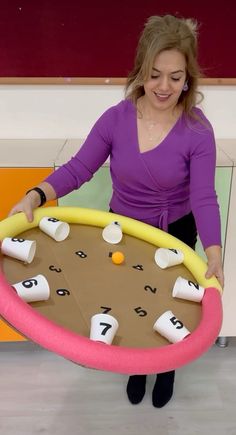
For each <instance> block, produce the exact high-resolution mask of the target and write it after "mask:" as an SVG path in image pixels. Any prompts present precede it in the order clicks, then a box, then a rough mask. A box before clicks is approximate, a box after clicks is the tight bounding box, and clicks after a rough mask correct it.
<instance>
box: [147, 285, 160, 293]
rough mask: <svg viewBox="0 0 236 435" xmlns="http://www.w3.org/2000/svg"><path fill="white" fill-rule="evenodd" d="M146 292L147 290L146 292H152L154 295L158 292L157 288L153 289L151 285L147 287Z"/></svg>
mask: <svg viewBox="0 0 236 435" xmlns="http://www.w3.org/2000/svg"><path fill="white" fill-rule="evenodd" d="M144 290H146V291H148V290H150V292H152V293H156V291H157V289H156V287H153V288H152V287H151V286H150V285H145V287H144Z"/></svg>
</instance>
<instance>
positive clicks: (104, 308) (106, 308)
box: [100, 307, 111, 314]
mask: <svg viewBox="0 0 236 435" xmlns="http://www.w3.org/2000/svg"><path fill="white" fill-rule="evenodd" d="M100 308H101V309H102V310H104V311H103V314H107V313H109V311H111V308H110V307H100Z"/></svg>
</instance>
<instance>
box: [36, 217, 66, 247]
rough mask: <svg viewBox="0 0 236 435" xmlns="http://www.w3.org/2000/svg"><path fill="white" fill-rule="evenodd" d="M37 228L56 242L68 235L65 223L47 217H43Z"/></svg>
mask: <svg viewBox="0 0 236 435" xmlns="http://www.w3.org/2000/svg"><path fill="white" fill-rule="evenodd" d="M39 228H40V230H41V231H43V232H44V233H46V234H47V235H48V236H50V237H52V238H53V239H54V240H56V241H57V242H62V241H63V240H65V239H66V238H67V237H68V235H69V233H70V226H69V224H68V223H67V222H63V221H60V220H59V219H57V218H54V217H49V216H45V217H43V218H42V219H41V220H40V222H39Z"/></svg>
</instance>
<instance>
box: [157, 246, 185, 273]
mask: <svg viewBox="0 0 236 435" xmlns="http://www.w3.org/2000/svg"><path fill="white" fill-rule="evenodd" d="M183 261H184V254H183V252H182V251H180V250H179V249H166V248H158V249H157V250H156V252H155V262H156V264H157V265H158V266H159V267H160V268H161V269H166V268H167V267H171V266H176V265H177V264H181V263H183Z"/></svg>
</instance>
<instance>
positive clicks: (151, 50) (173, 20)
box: [125, 15, 203, 116]
mask: <svg viewBox="0 0 236 435" xmlns="http://www.w3.org/2000/svg"><path fill="white" fill-rule="evenodd" d="M171 49H176V50H178V51H180V52H181V53H182V54H183V55H184V56H185V59H186V80H187V83H188V90H187V91H183V92H182V93H181V95H180V98H179V101H178V103H181V105H182V107H183V110H184V112H185V113H186V114H187V115H190V116H191V115H192V113H191V112H192V108H193V107H194V106H196V104H198V103H199V102H200V101H202V99H203V95H202V93H201V92H199V91H198V90H197V86H198V79H199V77H200V76H201V74H200V68H199V65H198V62H197V22H196V21H195V20H192V19H184V18H177V17H175V16H173V15H164V16H152V17H150V18H148V20H147V22H146V24H145V27H144V30H143V32H142V34H141V36H140V39H139V42H138V46H137V52H136V58H135V63H134V68H133V70H132V71H131V72H130V74H129V75H128V78H127V83H126V88H125V95H126V98H129V99H131V100H132V101H133V103H134V104H135V105H136V104H137V100H138V98H139V97H141V96H142V95H144V87H143V84H144V82H145V81H146V80H148V79H149V77H150V76H151V70H152V67H153V64H154V61H155V58H156V56H157V55H158V54H159V53H160V52H161V51H163V50H171ZM199 97H200V98H199Z"/></svg>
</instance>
